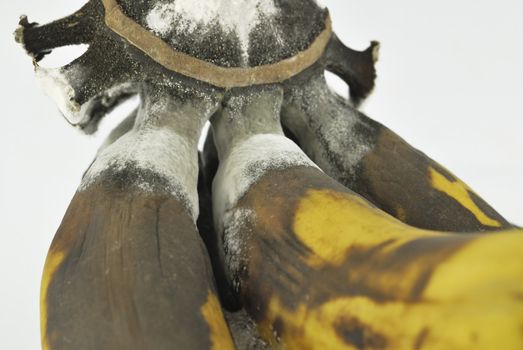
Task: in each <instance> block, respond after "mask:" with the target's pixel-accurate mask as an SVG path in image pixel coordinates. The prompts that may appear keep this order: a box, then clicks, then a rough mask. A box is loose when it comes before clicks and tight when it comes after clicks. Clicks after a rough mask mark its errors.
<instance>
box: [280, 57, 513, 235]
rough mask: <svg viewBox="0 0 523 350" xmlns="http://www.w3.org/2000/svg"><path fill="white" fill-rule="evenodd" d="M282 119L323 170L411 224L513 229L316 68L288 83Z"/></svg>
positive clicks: (446, 228)
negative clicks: (364, 111)
mask: <svg viewBox="0 0 523 350" xmlns="http://www.w3.org/2000/svg"><path fill="white" fill-rule="evenodd" d="M282 123H283V124H284V126H285V127H286V128H287V129H289V130H290V132H291V133H292V134H293V136H294V137H295V139H296V140H297V142H298V144H299V145H300V146H301V147H302V149H303V150H304V151H305V153H306V154H307V155H308V156H309V157H310V158H311V159H312V160H313V161H314V162H315V163H316V164H318V166H319V167H320V168H321V169H322V170H323V171H325V172H326V173H327V174H328V175H330V176H332V177H333V178H334V179H336V180H338V181H340V182H341V183H342V184H344V185H345V186H347V187H349V188H350V189H351V190H353V191H354V192H356V193H358V194H360V195H362V196H363V197H365V198H366V199H367V200H369V201H370V202H372V203H374V204H375V205H376V206H378V207H379V208H381V209H382V210H384V211H386V212H387V213H389V214H391V215H392V216H394V217H396V218H398V219H400V220H401V221H403V222H405V223H407V224H409V225H412V226H416V227H420V228H425V229H431V230H440V231H460V232H475V231H493V230H503V229H509V228H514V226H513V225H511V224H510V223H509V222H507V220H506V219H504V218H503V217H502V216H501V215H500V214H499V213H497V212H496V211H495V210H494V209H493V208H492V207H491V206H489V205H488V204H487V203H486V202H485V201H484V200H483V199H481V198H480V197H479V196H478V195H477V194H475V193H474V192H473V191H472V190H471V189H470V188H469V187H468V186H467V185H466V184H464V183H463V182H462V181H461V180H459V179H458V178H457V177H455V176H454V175H453V174H451V173H450V172H449V171H448V170H446V169H445V168H444V167H442V166H441V165H439V164H438V163H436V162H435V161H433V160H432V159H430V158H429V157H427V156H426V155H425V154H423V153H422V152H420V151H418V150H417V149H415V148H413V147H412V146H410V145H409V144H408V143H407V142H405V141H404V140H403V139H402V138H401V137H399V136H398V135H396V134H395V133H394V132H392V131H391V130H389V129H388V128H386V127H385V126H383V125H381V124H379V123H377V122H375V121H373V120H371V119H369V118H368V117H367V116H365V115H363V114H362V113H360V112H358V111H357V110H356V109H355V108H353V107H352V106H351V104H350V103H349V101H347V100H345V99H343V98H342V97H340V96H338V95H337V94H335V93H334V92H332V91H331V90H330V89H329V87H328V86H327V84H326V82H325V78H324V76H323V69H322V68H321V67H316V68H312V69H311V70H310V71H309V72H308V73H307V74H302V75H301V76H300V77H296V78H295V79H293V80H291V81H289V82H288V83H287V85H286V89H285V99H284V103H283V108H282Z"/></svg>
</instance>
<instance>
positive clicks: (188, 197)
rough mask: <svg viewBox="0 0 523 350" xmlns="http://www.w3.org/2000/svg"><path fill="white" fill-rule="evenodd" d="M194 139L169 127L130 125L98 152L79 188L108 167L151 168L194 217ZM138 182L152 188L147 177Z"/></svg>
mask: <svg viewBox="0 0 523 350" xmlns="http://www.w3.org/2000/svg"><path fill="white" fill-rule="evenodd" d="M193 143H194V142H190V141H189V140H188V138H187V137H186V136H180V135H178V134H177V133H176V132H174V131H172V130H169V129H168V128H157V127H142V128H139V129H133V130H131V131H129V132H128V133H127V134H125V135H123V136H122V137H120V138H119V139H118V140H116V141H115V142H114V143H113V144H111V145H110V146H108V147H106V148H104V149H103V150H102V151H101V152H100V153H99V154H98V156H97V157H96V160H95V161H94V162H93V164H92V165H91V167H90V168H89V169H88V171H87V172H86V174H85V176H84V179H83V180H82V184H81V185H80V189H79V190H80V191H83V190H85V189H87V188H88V187H89V186H90V185H92V184H93V183H94V182H95V181H96V179H97V178H98V177H99V176H100V174H101V173H102V172H104V171H105V170H107V169H109V168H111V169H113V170H116V171H117V170H123V169H125V168H127V167H129V166H133V167H136V168H139V169H144V170H151V171H153V172H154V173H156V174H158V175H160V176H162V177H163V178H165V179H166V180H167V181H169V189H170V190H171V192H172V194H173V195H174V196H176V197H177V198H179V199H180V200H182V201H186V202H188V205H189V210H190V211H191V213H192V215H193V219H194V220H196V218H197V217H198V194H197V192H196V188H197V180H198V163H197V156H196V146H195V145H193ZM180 164H183V166H180ZM139 186H140V188H141V189H142V190H144V191H146V192H147V191H150V190H151V188H150V183H149V182H148V181H146V180H144V182H143V183H142V184H139Z"/></svg>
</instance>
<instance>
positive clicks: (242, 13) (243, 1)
mask: <svg viewBox="0 0 523 350" xmlns="http://www.w3.org/2000/svg"><path fill="white" fill-rule="evenodd" d="M276 13H277V8H276V6H275V5H274V1H273V0H202V1H195V0H175V1H169V2H158V3H157V4H156V5H155V6H154V7H153V9H152V10H151V11H150V12H149V14H148V15H147V17H146V19H145V20H146V24H147V26H148V27H149V28H150V29H151V30H153V31H154V32H156V33H157V34H160V35H167V34H169V33H170V32H171V31H172V30H174V29H176V30H177V31H181V32H188V33H191V32H194V31H195V30H196V29H197V28H198V27H201V28H207V27H209V25H211V24H214V23H217V24H219V25H220V27H221V28H222V29H223V30H224V31H225V32H233V33H235V34H236V36H237V37H238V39H239V41H240V45H241V49H242V52H243V57H244V59H246V58H248V50H249V36H250V34H251V32H252V30H253V29H254V28H255V27H256V26H257V25H258V24H259V23H260V21H261V20H262V19H263V18H272V17H274V15H276Z"/></svg>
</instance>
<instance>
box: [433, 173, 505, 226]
mask: <svg viewBox="0 0 523 350" xmlns="http://www.w3.org/2000/svg"><path fill="white" fill-rule="evenodd" d="M429 176H430V179H431V184H432V187H434V188H435V189H436V190H438V191H440V192H443V193H445V194H446V195H448V196H449V197H451V198H453V199H455V200H456V201H457V202H458V203H459V204H461V205H462V206H463V207H464V208H466V209H467V210H468V211H470V212H471V213H472V214H473V215H474V216H475V217H476V219H477V220H478V221H479V222H480V223H481V224H482V225H485V226H491V227H501V226H502V225H501V223H500V222H499V221H497V220H494V219H492V218H490V217H489V216H488V215H487V214H485V213H484V212H483V211H482V210H481V209H480V208H479V207H478V206H477V204H476V203H474V201H473V200H472V198H471V196H470V192H471V191H472V190H471V189H470V188H469V187H468V186H467V185H466V184H465V183H463V182H462V181H460V180H456V181H450V180H449V179H447V178H446V177H445V176H444V175H443V174H441V173H440V172H439V171H437V170H436V169H434V168H433V167H429Z"/></svg>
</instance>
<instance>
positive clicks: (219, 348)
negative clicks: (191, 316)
mask: <svg viewBox="0 0 523 350" xmlns="http://www.w3.org/2000/svg"><path fill="white" fill-rule="evenodd" d="M200 312H201V313H202V316H203V317H204V319H205V321H206V322H207V325H208V326H209V329H210V331H211V343H212V347H211V349H212V350H229V349H230V350H234V343H233V341H232V337H231V333H230V332H229V328H228V327H227V323H226V322H225V318H224V317H223V313H222V308H221V305H220V301H219V300H218V298H217V297H216V295H215V294H214V293H213V292H212V291H209V292H208V295H207V301H206V302H205V304H204V305H203V306H202V307H201V309H200Z"/></svg>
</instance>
